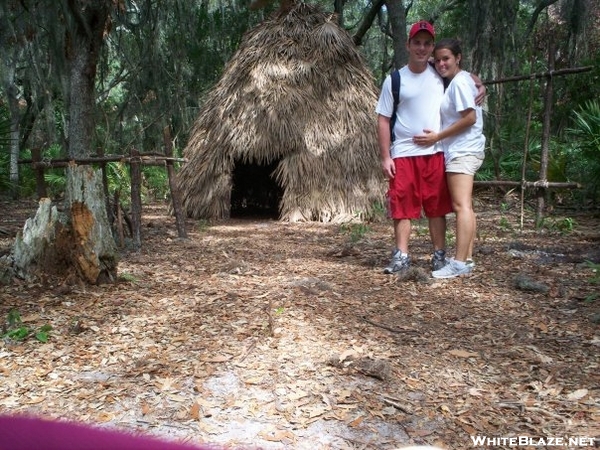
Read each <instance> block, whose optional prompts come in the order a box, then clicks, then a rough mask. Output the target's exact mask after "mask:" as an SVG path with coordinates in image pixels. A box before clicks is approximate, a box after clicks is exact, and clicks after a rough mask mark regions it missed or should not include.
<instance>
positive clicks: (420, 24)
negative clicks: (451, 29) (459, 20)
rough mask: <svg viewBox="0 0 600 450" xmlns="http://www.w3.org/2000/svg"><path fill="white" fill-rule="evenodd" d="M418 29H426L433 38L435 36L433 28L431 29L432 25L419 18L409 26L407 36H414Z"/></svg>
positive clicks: (410, 37)
mask: <svg viewBox="0 0 600 450" xmlns="http://www.w3.org/2000/svg"><path fill="white" fill-rule="evenodd" d="M419 31H427V32H428V33H429V34H430V35H431V36H432V37H433V38H435V30H434V29H433V25H431V24H430V23H429V22H427V21H426V20H419V21H418V22H417V23H415V24H414V25H413V26H412V27H410V33H408V38H409V39H412V38H414V37H415V34H417V33H418V32H419Z"/></svg>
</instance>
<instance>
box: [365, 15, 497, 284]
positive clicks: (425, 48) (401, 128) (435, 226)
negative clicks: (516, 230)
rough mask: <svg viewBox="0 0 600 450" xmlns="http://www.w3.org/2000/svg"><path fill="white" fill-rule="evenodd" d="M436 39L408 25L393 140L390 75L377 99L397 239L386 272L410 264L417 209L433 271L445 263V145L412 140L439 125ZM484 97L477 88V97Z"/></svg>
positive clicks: (427, 27)
mask: <svg viewBox="0 0 600 450" xmlns="http://www.w3.org/2000/svg"><path fill="white" fill-rule="evenodd" d="M434 39H435V30H434V28H433V26H432V25H431V24H430V23H429V22H426V21H424V20H422V21H419V22H417V23H415V24H414V25H413V26H412V27H411V28H410V32H409V34H408V42H407V44H406V48H407V50H408V54H409V56H408V64H407V65H406V66H404V67H402V68H401V69H400V80H401V82H400V96H399V104H398V107H397V111H396V114H397V117H396V120H395V123H394V129H393V135H394V140H393V142H392V139H391V136H390V118H391V116H392V114H393V113H394V111H393V110H394V100H393V95H392V88H391V77H390V76H388V77H387V78H386V79H385V81H384V83H383V86H382V89H381V95H380V97H379V102H378V103H377V108H376V112H377V114H378V123H377V135H378V141H379V149H380V153H381V165H382V169H383V171H384V173H385V175H386V176H387V177H388V179H389V189H388V193H387V200H388V214H389V216H390V217H391V218H392V219H393V223H394V240H395V248H394V250H393V251H392V260H391V261H390V263H389V264H388V266H387V267H385V269H384V273H387V274H391V273H396V272H399V271H402V270H406V269H408V268H409V267H410V264H411V258H410V255H409V253H408V243H409V238H410V233H411V220H413V219H418V218H420V217H421V210H424V212H425V215H426V216H427V218H428V221H429V234H430V237H431V242H432V244H433V256H432V258H431V264H432V270H433V271H436V270H439V269H441V268H442V267H444V266H445V265H446V214H448V213H450V212H452V201H451V199H450V194H449V192H448V186H447V184H446V174H445V168H444V153H443V148H442V146H441V144H440V143H436V144H434V145H431V146H420V145H417V144H415V143H414V142H413V137H414V136H416V135H419V134H422V133H423V130H425V129H428V130H439V129H440V127H441V120H440V105H441V102H442V98H443V96H444V82H443V80H442V78H440V76H439V75H438V74H437V72H436V71H435V69H434V68H433V67H432V66H431V65H430V64H429V58H430V57H431V54H432V50H433V47H434ZM475 78H476V77H475ZM476 80H478V81H480V80H479V79H478V78H476ZM479 84H480V83H479ZM483 92H485V91H483ZM482 96H483V94H481V92H480V97H478V98H481V97H482Z"/></svg>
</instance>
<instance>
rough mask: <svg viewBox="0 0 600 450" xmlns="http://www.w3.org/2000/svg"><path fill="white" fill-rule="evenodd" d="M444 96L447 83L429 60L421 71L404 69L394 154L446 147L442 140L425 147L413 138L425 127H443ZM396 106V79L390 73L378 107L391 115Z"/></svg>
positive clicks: (434, 128) (426, 151)
mask: <svg viewBox="0 0 600 450" xmlns="http://www.w3.org/2000/svg"><path fill="white" fill-rule="evenodd" d="M443 97H444V84H443V82H442V79H441V78H440V77H439V75H438V74H437V72H436V71H435V69H434V68H433V67H431V66H430V65H429V64H428V65H427V69H425V70H424V71H423V72H421V73H414V72H412V71H411V70H410V69H409V68H408V66H404V67H403V68H402V69H400V102H399V104H398V109H397V117H396V123H395V124H394V135H395V139H394V142H393V143H392V148H391V152H390V153H391V157H392V158H400V157H406V156H418V155H432V154H434V153H437V152H441V151H443V147H442V145H441V144H440V143H437V144H435V145H432V146H430V147H423V146H422V145H417V144H415V143H414V142H413V137H414V136H416V135H418V134H423V130H424V129H428V130H433V131H435V132H437V131H439V130H440V128H441V120H440V105H441V103H442V98H443ZM393 109H394V97H393V95H392V79H391V76H390V75H388V76H387V77H386V79H385V81H384V82H383V86H382V87H381V94H380V96H379V101H378V103H377V108H376V109H375V111H376V112H377V114H381V115H382V116H385V117H391V116H392V113H393Z"/></svg>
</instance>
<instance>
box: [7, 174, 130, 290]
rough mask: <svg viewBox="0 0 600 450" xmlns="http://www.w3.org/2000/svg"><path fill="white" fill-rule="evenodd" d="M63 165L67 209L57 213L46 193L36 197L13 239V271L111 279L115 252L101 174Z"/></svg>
mask: <svg viewBox="0 0 600 450" xmlns="http://www.w3.org/2000/svg"><path fill="white" fill-rule="evenodd" d="M67 171H68V172H69V173H68V177H67V180H68V182H69V183H70V186H68V189H67V192H68V195H69V197H68V198H67V199H66V200H65V206H66V208H65V212H64V213H59V212H58V210H57V208H56V206H52V203H51V201H50V200H49V199H47V198H45V199H42V200H41V201H40V207H39V208H38V211H37V213H36V215H35V217H34V218H33V219H29V220H27V222H26V224H25V227H24V229H23V232H22V233H21V234H20V235H19V236H17V239H16V240H15V244H14V248H13V255H14V269H15V274H16V275H17V276H19V277H20V278H24V279H32V278H35V277H37V276H39V275H41V274H49V275H56V276H61V277H67V276H69V275H73V274H75V275H77V277H78V278H80V279H82V280H84V281H85V282H87V283H91V284H102V283H107V282H114V281H115V280H116V277H117V263H118V260H119V256H118V253H117V248H116V245H115V241H114V238H113V236H112V230H111V228H110V225H109V223H108V217H107V215H106V205H105V203H104V195H102V194H103V191H102V174H101V172H100V171H97V170H96V171H95V170H93V169H91V168H90V167H81V166H73V167H70V168H68V169H67Z"/></svg>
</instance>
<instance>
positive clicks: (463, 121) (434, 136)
mask: <svg viewBox="0 0 600 450" xmlns="http://www.w3.org/2000/svg"><path fill="white" fill-rule="evenodd" d="M460 115H461V118H460V119H458V120H457V121H456V122H454V123H453V124H452V125H450V126H449V127H448V128H444V129H443V130H442V131H440V132H439V133H436V132H435V131H432V130H423V133H424V134H420V135H418V136H414V137H413V142H414V143H415V144H417V145H423V146H425V147H428V146H430V145H433V144H435V143H436V142H437V141H441V140H442V139H445V138H447V137H450V136H454V135H455V134H459V133H460V132H462V131H464V130H466V129H467V128H469V127H470V126H473V124H475V122H476V121H477V114H476V113H475V110H474V109H473V108H469V109H466V110H464V111H461V112H460Z"/></svg>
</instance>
